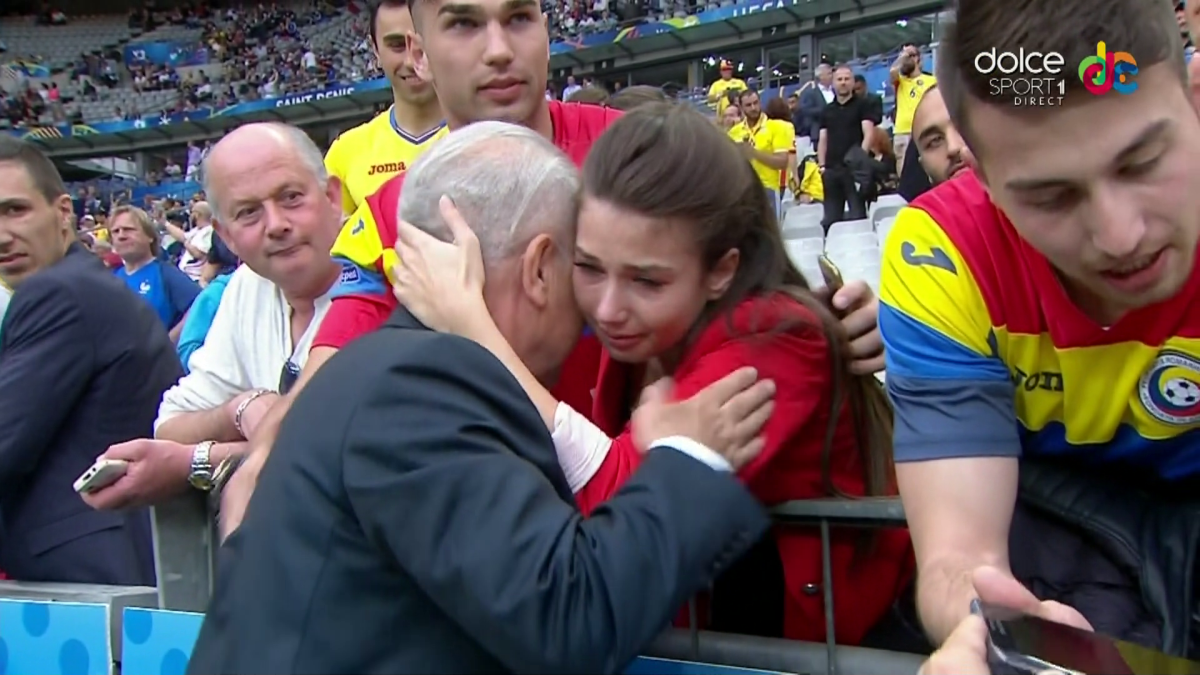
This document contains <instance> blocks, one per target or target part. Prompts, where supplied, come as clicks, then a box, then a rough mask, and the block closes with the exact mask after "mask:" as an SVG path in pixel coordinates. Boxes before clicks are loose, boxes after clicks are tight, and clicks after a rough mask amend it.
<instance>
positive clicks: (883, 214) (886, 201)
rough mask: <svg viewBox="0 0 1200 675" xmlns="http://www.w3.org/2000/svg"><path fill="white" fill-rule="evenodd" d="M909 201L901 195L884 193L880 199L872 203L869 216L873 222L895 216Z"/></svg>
mask: <svg viewBox="0 0 1200 675" xmlns="http://www.w3.org/2000/svg"><path fill="white" fill-rule="evenodd" d="M907 204H908V202H906V201H904V198H903V197H901V196H900V195H883V196H881V197H880V198H879V201H877V202H875V203H874V204H872V205H871V211H870V214H869V217H870V219H871V222H873V223H878V222H879V221H881V220H883V219H884V218H893V217H895V215H896V214H897V213H899V212H900V209H902V208H904V207H905V206H906V205H907Z"/></svg>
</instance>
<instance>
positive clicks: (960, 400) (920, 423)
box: [879, 303, 1021, 462]
mask: <svg viewBox="0 0 1200 675" xmlns="http://www.w3.org/2000/svg"><path fill="white" fill-rule="evenodd" d="M879 329H880V332H881V333H882V334H883V336H884V353H885V354H886V357H887V369H886V372H887V393H888V398H889V399H891V402H892V408H893V410H894V411H895V427H894V429H893V432H892V436H893V447H894V453H895V459H896V461H897V462H919V461H923V460H930V459H949V458H954V457H1016V456H1019V455H1020V454H1021V439H1020V434H1019V433H1018V429H1017V421H1016V420H1017V416H1016V410H1015V393H1014V389H1013V386H1012V380H1011V379H1010V378H1009V375H1008V372H1007V371H1006V370H1005V369H1004V366H1003V365H1002V364H1001V363H1000V362H999V361H998V360H994V359H985V358H982V357H981V356H980V355H979V354H978V353H976V352H974V351H971V350H970V349H967V348H965V347H963V346H962V345H961V344H959V343H957V342H955V341H954V340H951V339H950V338H948V337H945V336H943V335H940V334H938V333H936V332H934V331H931V330H929V329H928V328H927V327H926V326H924V325H921V324H920V323H919V322H917V321H916V320H914V319H913V318H911V317H909V316H906V315H905V314H903V313H902V312H899V311H897V310H896V309H894V308H892V307H889V306H888V305H886V304H882V303H881V304H880V307H879Z"/></svg>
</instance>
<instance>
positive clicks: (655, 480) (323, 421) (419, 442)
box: [188, 122, 770, 675]
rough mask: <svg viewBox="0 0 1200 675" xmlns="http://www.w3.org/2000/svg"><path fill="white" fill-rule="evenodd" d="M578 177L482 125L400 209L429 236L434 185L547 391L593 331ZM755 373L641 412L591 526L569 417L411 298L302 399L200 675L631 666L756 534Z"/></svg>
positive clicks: (208, 634)
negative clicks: (750, 475)
mask: <svg viewBox="0 0 1200 675" xmlns="http://www.w3.org/2000/svg"><path fill="white" fill-rule="evenodd" d="M479 185H487V186H489V190H486V191H480V190H478V187H477V186H479ZM578 189H579V177H578V174H577V171H576V169H575V168H574V166H573V165H572V164H571V162H570V161H569V160H568V159H567V158H566V157H565V156H564V155H563V154H562V153H561V152H560V151H559V150H557V149H556V148H554V147H553V146H552V145H551V144H550V142H549V141H548V140H546V139H545V138H543V137H542V136H540V135H539V134H538V133H537V132H534V131H531V130H529V129H527V128H525V127H520V126H516V125H509V124H503V123H500V122H478V123H476V124H472V125H470V126H468V127H465V128H463V129H461V130H459V131H456V132H454V133H452V134H451V135H450V136H449V137H447V138H446V139H444V140H442V141H439V143H438V145H436V146H434V148H432V149H431V150H430V151H429V152H428V153H426V154H425V155H424V156H423V157H422V158H421V160H419V161H418V162H417V163H416V164H415V165H414V166H413V167H412V168H411V169H410V170H409V173H408V176H407V179H406V182H405V194H404V195H403V196H402V198H401V199H402V203H404V204H410V201H411V202H412V204H410V207H411V208H410V207H405V208H408V210H405V209H403V208H402V210H401V213H402V214H405V217H406V218H412V220H413V221H414V222H418V223H421V224H422V225H423V226H424V227H426V228H427V229H430V230H432V231H443V232H444V227H445V226H444V221H443V220H442V218H443V217H442V216H440V215H439V211H438V208H439V207H438V201H439V198H440V197H441V196H442V195H443V194H444V195H446V196H448V197H450V198H451V199H453V200H454V203H455V204H456V205H457V206H458V208H459V210H460V211H461V212H462V215H463V216H464V217H465V218H466V219H467V221H468V222H470V223H472V226H473V229H474V231H475V232H476V234H477V235H478V238H479V240H480V241H481V242H482V248H483V257H484V260H485V261H486V266H487V279H488V281H487V284H486V285H485V287H484V297H485V298H486V299H487V304H488V307H489V311H490V312H491V314H492V317H493V318H494V320H495V321H496V324H497V326H499V327H500V329H501V332H502V333H504V336H505V338H506V339H507V341H508V343H509V344H511V345H512V346H513V349H514V350H515V351H516V353H517V355H518V356H520V357H521V359H522V361H523V362H524V363H525V364H526V365H527V366H528V368H529V370H530V371H531V372H532V373H533V374H535V375H536V376H537V377H538V379H539V380H550V379H552V378H553V373H554V372H555V371H556V370H557V369H558V367H559V365H560V364H561V363H562V361H563V360H564V359H565V358H566V356H567V354H568V353H569V352H570V351H571V349H572V347H573V345H574V343H575V341H576V340H577V339H578V336H579V332H580V329H581V321H580V318H579V315H578V311H577V309H576V307H575V304H574V296H573V293H572V290H571V274H572V257H571V256H570V255H569V254H568V252H567V251H565V250H564V249H563V247H564V246H569V245H570V241H571V240H570V237H571V233H572V232H573V221H574V218H575V211H576V195H577V194H578ZM489 206H490V208H489ZM414 213H418V214H422V215H421V216H420V217H416V218H414V217H413V214H414ZM514 219H516V221H515V222H514ZM518 238H519V239H518ZM514 247H515V249H514ZM514 250H516V251H517V253H516V254H514V253H513V251H514ZM753 379H754V376H753V373H749V374H747V373H744V372H743V373H740V374H736V375H734V376H731V377H730V378H727V379H726V380H724V381H721V382H718V383H717V384H716V385H713V386H712V387H710V388H709V389H707V390H704V391H702V392H701V393H700V394H697V395H696V397H694V398H693V399H689V400H687V401H684V402H680V403H673V404H672V403H665V402H662V401H658V402H651V403H649V404H648V405H649V406H650V407H649V408H644V409H641V410H639V411H638V413H637V415H635V422H634V433H635V437H636V439H637V440H638V441H639V447H642V448H643V449H646V450H648V455H647V456H646V457H645V459H644V461H643V462H642V464H641V467H640V468H639V469H638V470H637V471H636V472H635V474H634V475H633V477H632V478H631V479H630V480H629V482H628V483H627V484H626V485H625V486H624V487H623V488H622V489H621V490H620V491H619V492H618V493H617V494H616V495H615V496H614V497H613V498H611V499H610V500H609V501H608V502H606V503H605V504H604V505H602V506H601V507H600V508H598V509H597V510H596V511H595V512H594V513H592V515H591V516H589V517H588V518H586V519H585V518H583V516H582V515H581V514H580V513H579V511H578V509H577V508H576V507H575V504H574V499H573V495H572V491H571V487H570V484H569V482H568V478H567V476H566V474H565V473H564V471H563V469H562V468H561V467H560V466H559V460H558V457H557V456H556V440H555V439H559V438H560V436H559V432H558V430H557V425H556V431H555V435H554V436H553V437H552V435H551V433H550V431H549V430H548V429H547V423H546V422H545V421H544V420H543V416H542V414H540V413H539V410H538V408H537V407H535V406H534V404H533V402H532V401H531V400H530V398H529V396H528V395H527V394H526V393H525V391H524V389H523V388H522V386H521V385H519V384H518V381H517V380H516V379H515V378H514V377H513V375H511V374H510V372H509V371H508V370H507V369H506V368H505V366H503V365H502V364H501V363H500V361H498V360H497V359H496V358H495V357H494V356H493V355H492V354H491V353H490V352H488V351H487V350H485V349H484V348H483V347H481V346H479V345H477V344H476V343H474V342H471V341H468V340H465V339H463V338H459V337H456V336H452V335H449V334H442V333H435V332H433V331H431V330H429V329H427V328H425V327H424V326H422V325H421V324H420V323H419V322H418V321H417V320H416V319H415V318H413V317H412V316H411V315H410V314H409V313H408V312H407V310H404V309H400V310H397V312H396V313H395V314H394V315H393V316H392V317H391V319H390V320H389V321H388V322H387V323H386V324H385V325H384V327H383V328H382V329H380V330H379V331H377V332H375V333H372V334H369V335H367V336H365V337H362V338H360V339H359V340H357V341H355V342H353V343H351V344H350V345H348V346H347V347H346V348H345V349H343V350H341V351H340V352H338V354H337V355H336V356H335V357H333V358H332V359H331V360H330V361H329V362H328V363H327V364H326V365H325V366H324V367H322V368H321V369H320V370H319V371H318V372H317V373H316V375H315V376H314V378H313V380H312V382H311V383H310V384H309V385H308V386H307V387H306V388H305V389H303V390H302V392H301V393H300V395H299V396H298V397H297V399H296V401H295V403H294V405H293V407H292V409H291V411H290V413H289V414H288V416H287V417H286V419H285V420H284V423H283V425H282V427H281V430H280V434H279V437H278V439H277V440H276V446H275V451H274V452H272V453H271V454H270V456H269V458H268V459H267V461H266V464H265V465H264V467H263V469H262V473H261V475H260V477H259V481H258V486H257V488H256V489H255V491H254V495H253V497H252V499H251V501H250V504H249V507H248V509H247V512H246V517H245V520H244V521H243V522H242V525H241V527H240V528H239V529H238V530H236V531H235V532H234V533H233V534H232V535H230V537H229V539H228V540H227V541H226V543H225V545H224V548H223V550H222V551H221V566H220V570H219V574H218V577H217V585H216V591H215V593H214V596H213V599H212V603H211V605H210V607H209V610H208V614H207V616H206V618H205V621H204V626H203V628H202V629H201V632H200V638H199V640H198V641H197V643H196V646H195V650H194V652H193V654H192V659H191V662H190V664H189V666H188V672H189V673H196V674H201V673H226V674H228V675H233V674H237V673H272V674H283V673H295V672H306V673H499V672H515V673H536V672H544V673H617V672H621V671H622V669H623V668H624V667H625V666H626V665H627V664H628V663H629V662H630V661H631V660H632V659H633V658H634V657H635V656H636V655H637V654H638V653H639V652H640V651H641V650H642V649H644V647H645V646H646V644H647V643H648V642H649V641H650V640H651V639H652V638H653V637H655V636H656V635H657V634H658V633H659V632H660V631H661V630H663V629H664V628H665V627H666V626H667V624H668V623H669V621H670V619H671V617H672V616H673V615H674V613H675V612H676V611H677V610H678V609H679V608H680V607H681V606H682V605H683V604H684V602H685V601H686V600H687V598H688V597H689V596H690V595H691V594H693V593H694V592H696V591H698V590H700V589H702V588H704V587H705V586H706V585H707V584H708V583H710V582H711V581H712V579H713V578H714V577H715V576H716V575H718V574H719V573H720V572H721V571H722V570H723V569H725V567H727V566H728V565H729V564H730V563H732V562H733V561H734V560H735V559H736V558H737V557H738V556H740V554H741V553H743V552H744V551H745V550H746V548H747V547H748V546H749V545H751V544H752V543H753V542H754V541H756V540H757V539H758V538H759V537H760V536H761V535H762V533H763V532H764V531H765V528H766V525H767V521H766V518H765V515H764V514H763V512H762V510H761V508H760V507H759V505H758V504H757V502H756V501H755V500H754V498H753V497H751V496H750V495H749V493H747V492H746V491H745V489H744V488H743V487H742V486H741V485H740V483H739V482H738V481H737V480H736V478H735V477H734V476H733V474H732V471H731V470H730V469H736V468H737V466H739V465H740V464H741V463H742V462H744V461H746V460H747V459H749V457H750V456H751V455H752V454H753V451H748V450H747V448H751V447H753V444H752V443H751V441H752V438H753V437H754V436H757V434H758V429H757V428H754V429H753V430H751V431H744V430H743V431H739V432H738V433H736V434H734V435H733V436H729V437H726V436H725V435H724V434H721V433H718V429H721V428H724V429H726V430H734V429H739V428H740V427H742V426H747V425H744V424H736V422H738V421H739V420H745V418H746V416H747V415H749V414H750V410H753V409H758V408H759V406H761V405H762V404H764V403H765V401H766V400H767V398H769V396H770V393H769V385H767V386H765V387H764V386H762V384H761V383H760V384H755V385H753V386H751V382H753ZM739 380H740V381H739ZM764 392H766V397H764V396H763V393H764ZM560 405H561V404H560ZM556 418H557V415H556ZM749 426H755V425H754V424H750V425H749ZM597 431H598V430H597Z"/></svg>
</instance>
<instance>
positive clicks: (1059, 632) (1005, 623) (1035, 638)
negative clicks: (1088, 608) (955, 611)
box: [973, 603, 1200, 675]
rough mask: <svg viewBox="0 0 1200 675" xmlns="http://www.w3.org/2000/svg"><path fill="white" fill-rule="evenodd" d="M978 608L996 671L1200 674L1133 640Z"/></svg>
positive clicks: (1190, 664) (1199, 666) (1198, 668)
mask: <svg viewBox="0 0 1200 675" xmlns="http://www.w3.org/2000/svg"><path fill="white" fill-rule="evenodd" d="M974 608H977V610H978V611H977V613H978V614H980V615H981V616H982V617H983V619H984V621H986V622H987V627H988V665H989V667H991V669H992V672H993V673H1005V672H1007V673H1014V672H1015V673H1021V674H1022V675H1026V674H1027V675H1044V674H1047V673H1051V674H1063V675H1075V674H1077V673H1078V674H1080V675H1200V663H1197V662H1195V661H1188V660H1187V659H1182V658H1179V657H1175V656H1168V655H1166V654H1164V653H1162V652H1159V651H1155V650H1153V649H1149V648H1147V647H1142V646H1140V645H1135V644H1133V643H1131V642H1125V641H1123V640H1117V639H1115V638H1110V637H1108V636H1106V635H1101V634H1099V633H1092V632H1089V631H1085V630H1080V629H1078V628H1074V627H1071V626H1067V625H1065V624H1061V623H1055V622H1053V621H1047V620H1045V619H1039V618H1037V617H1034V616H1029V615H1027V614H1022V613H1020V612H1015V611H1013V610H1010V609H1005V608H1002V607H995V606H991V605H988V604H986V603H978V604H977V605H975V606H974V607H973V609H974Z"/></svg>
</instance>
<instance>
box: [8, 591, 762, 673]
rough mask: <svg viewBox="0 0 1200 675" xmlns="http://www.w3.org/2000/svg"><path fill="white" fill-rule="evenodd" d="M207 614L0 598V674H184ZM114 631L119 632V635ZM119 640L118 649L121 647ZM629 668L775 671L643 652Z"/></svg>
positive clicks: (643, 670)
mask: <svg viewBox="0 0 1200 675" xmlns="http://www.w3.org/2000/svg"><path fill="white" fill-rule="evenodd" d="M203 619H204V615H202V614H194V613H191V612H169V611H164V610H158V609H140V608H134V607H128V608H126V609H125V611H124V616H123V619H122V622H121V623H122V629H121V633H122V634H121V635H118V636H113V635H112V629H111V628H110V623H111V618H110V616H109V608H108V607H107V606H106V605H101V604H87V603H72V602H41V601H24V600H0V675H115V673H116V672H118V671H117V666H116V665H115V663H116V662H117V660H118V659H119V661H120V670H119V672H120V673H121V675H183V673H184V672H185V671H186V669H187V662H188V659H189V658H190V657H191V653H192V645H193V644H195V642H196V638H197V636H199V634H200V623H201V621H203ZM114 638H115V639H114ZM117 645H119V647H120V652H119V656H118V655H117V652H116V650H115V647H116V646H117ZM626 672H627V673H628V675H774V674H772V673H766V672H765V671H761V670H749V669H745V668H729V667H725V666H716V665H711V664H704V663H692V662H688V661H672V660H668V659H651V658H639V659H637V660H635V661H634V662H633V663H632V664H630V666H629V669H628V670H627V671H626Z"/></svg>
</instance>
